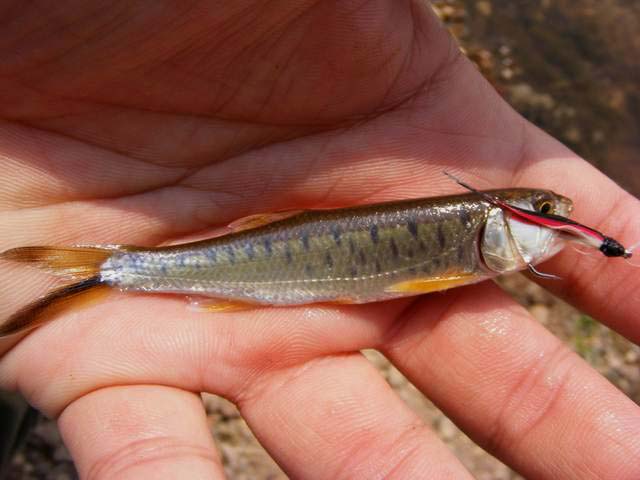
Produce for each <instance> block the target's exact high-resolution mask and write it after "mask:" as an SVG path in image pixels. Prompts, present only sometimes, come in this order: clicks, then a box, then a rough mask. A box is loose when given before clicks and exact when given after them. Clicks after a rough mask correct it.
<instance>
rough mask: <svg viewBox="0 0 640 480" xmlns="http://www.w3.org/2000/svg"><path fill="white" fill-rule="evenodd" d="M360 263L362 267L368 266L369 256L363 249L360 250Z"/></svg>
mask: <svg viewBox="0 0 640 480" xmlns="http://www.w3.org/2000/svg"><path fill="white" fill-rule="evenodd" d="M358 261H359V262H360V265H363V266H364V265H366V263H367V255H366V254H365V253H364V250H363V249H360V250H359V251H358Z"/></svg>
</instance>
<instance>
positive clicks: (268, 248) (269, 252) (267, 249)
mask: <svg viewBox="0 0 640 480" xmlns="http://www.w3.org/2000/svg"><path fill="white" fill-rule="evenodd" d="M262 244H263V245H264V251H265V252H266V254H267V255H269V256H271V255H272V254H273V248H272V246H271V240H270V239H268V238H265V239H264V241H263V243H262Z"/></svg>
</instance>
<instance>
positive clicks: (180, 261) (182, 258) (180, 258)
mask: <svg viewBox="0 0 640 480" xmlns="http://www.w3.org/2000/svg"><path fill="white" fill-rule="evenodd" d="M185 257H186V256H185V255H184V254H182V255H179V256H178V265H179V266H180V267H184V265H185V263H186V258H185ZM139 266H140V262H136V267H139Z"/></svg>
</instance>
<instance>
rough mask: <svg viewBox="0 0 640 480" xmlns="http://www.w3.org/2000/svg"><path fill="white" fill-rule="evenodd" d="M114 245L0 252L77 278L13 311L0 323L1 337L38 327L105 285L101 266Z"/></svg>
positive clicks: (11, 259) (22, 249) (14, 258)
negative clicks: (56, 313)
mask: <svg viewBox="0 0 640 480" xmlns="http://www.w3.org/2000/svg"><path fill="white" fill-rule="evenodd" d="M115 250H116V249H115V248H99V247H60V248H58V247H20V248H14V249H11V250H7V251H6V252H3V253H0V259H2V260H8V261H12V262H19V263H25V264H28V265H32V266H35V267H38V268H41V269H43V270H45V271H47V272H50V273H52V274H55V275H61V276H65V277H70V278H73V279H75V280H80V281H78V282H76V283H73V284H70V285H66V286H63V287H61V288H58V289H56V290H53V291H51V292H49V293H48V294H46V295H44V296H43V297H41V298H38V299H37V300H35V301H34V302H32V303H30V304H28V305H26V306H25V307H23V308H21V309H20V310H18V311H17V312H16V313H14V314H12V315H11V316H10V317H9V318H8V319H7V320H6V321H5V322H3V323H2V324H1V325H0V337H2V336H6V335H11V334H14V333H18V332H22V331H26V330H31V329H33V328H35V327H38V326H40V325H41V324H43V323H45V322H46V321H47V320H49V319H50V318H51V316H52V315H53V314H54V313H55V312H58V311H60V310H61V309H62V308H64V307H65V306H66V305H68V304H69V303H70V302H71V301H74V302H75V301H76V300H77V299H78V298H79V297H80V296H82V297H86V296H88V295H89V294H93V293H96V292H97V290H99V289H102V288H104V287H105V285H104V284H103V283H102V281H101V280H100V275H99V273H100V266H101V265H102V263H103V262H104V261H105V260H107V259H108V258H109V257H110V256H111V255H113V253H114V251H115Z"/></svg>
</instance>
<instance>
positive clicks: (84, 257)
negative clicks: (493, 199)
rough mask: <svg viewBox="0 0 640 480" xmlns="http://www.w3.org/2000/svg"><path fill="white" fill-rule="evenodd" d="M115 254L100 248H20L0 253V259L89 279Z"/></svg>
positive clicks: (111, 250) (56, 273) (58, 273)
mask: <svg viewBox="0 0 640 480" xmlns="http://www.w3.org/2000/svg"><path fill="white" fill-rule="evenodd" d="M113 252H114V249H109V248H100V247H19V248H12V249H11V250H7V251H6V252H2V253H0V259H3V260H10V261H12V262H20V263H27V264H29V265H33V266H35V267H38V268H41V269H43V270H46V271H48V272H50V273H53V274H55V275H63V276H70V277H72V278H87V277H92V276H94V275H96V274H97V273H98V272H99V271H100V265H102V263H103V262H104V261H105V260H106V259H107V258H109V257H110V256H111V255H113Z"/></svg>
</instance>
